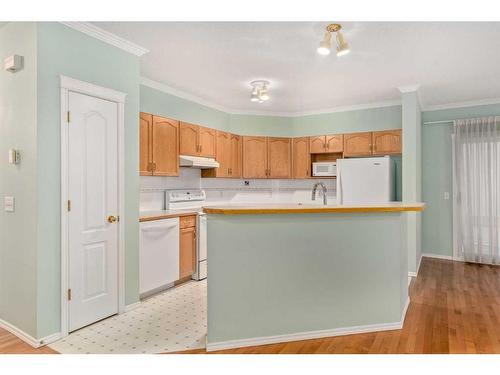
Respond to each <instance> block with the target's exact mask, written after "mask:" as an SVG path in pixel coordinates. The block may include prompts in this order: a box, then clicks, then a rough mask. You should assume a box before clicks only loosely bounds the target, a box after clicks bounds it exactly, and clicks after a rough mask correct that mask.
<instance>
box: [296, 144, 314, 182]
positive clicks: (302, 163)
mask: <svg viewBox="0 0 500 375" xmlns="http://www.w3.org/2000/svg"><path fill="white" fill-rule="evenodd" d="M310 168H311V154H310V152H309V137H302V138H294V139H293V145H292V177H293V178H309V177H310V176H311V173H310Z"/></svg>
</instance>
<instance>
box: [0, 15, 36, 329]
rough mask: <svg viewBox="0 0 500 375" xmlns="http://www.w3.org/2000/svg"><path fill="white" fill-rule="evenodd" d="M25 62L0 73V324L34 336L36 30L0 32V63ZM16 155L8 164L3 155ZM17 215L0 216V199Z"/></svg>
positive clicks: (24, 26)
mask: <svg viewBox="0 0 500 375" xmlns="http://www.w3.org/2000/svg"><path fill="white" fill-rule="evenodd" d="M13 54H17V55H21V56H24V69H23V70H22V71H20V72H17V73H9V72H6V71H5V70H4V69H3V67H2V69H1V70H0V155H1V157H0V197H1V199H2V205H1V207H2V208H1V209H0V319H2V320H5V321H6V322H8V323H10V324H12V325H14V326H16V327H18V328H19V329H21V330H23V331H24V332H26V333H28V334H29V335H31V336H33V337H35V336H36V277H37V270H36V231H37V230H36V224H37V221H36V217H37V207H36V174H37V165H36V163H37V161H36V158H37V155H36V151H37V145H36V24H35V23H33V22H30V23H18V22H11V23H8V24H7V25H5V26H3V27H1V28H0V60H1V61H3V59H4V58H5V57H7V56H10V55H13ZM10 148H16V149H18V150H19V151H20V152H21V163H20V164H18V165H15V166H14V165H11V164H8V159H7V151H8V150H9V149H10ZM6 195H12V196H14V197H15V199H16V202H15V204H16V211H15V212H14V213H8V212H5V211H4V210H3V197H4V196H6Z"/></svg>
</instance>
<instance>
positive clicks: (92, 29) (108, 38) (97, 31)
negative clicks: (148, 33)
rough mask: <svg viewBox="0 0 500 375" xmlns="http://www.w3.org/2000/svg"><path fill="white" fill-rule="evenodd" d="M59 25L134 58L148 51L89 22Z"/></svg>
mask: <svg viewBox="0 0 500 375" xmlns="http://www.w3.org/2000/svg"><path fill="white" fill-rule="evenodd" d="M60 23H61V24H63V25H65V26H68V27H70V28H72V29H74V30H77V31H80V32H81V33H83V34H86V35H88V36H91V37H93V38H96V39H99V40H100V41H102V42H105V43H108V44H111V45H112V46H115V47H118V48H120V49H122V50H124V51H127V52H129V53H131V54H132V55H135V56H142V55H144V54H146V53H148V52H149V50H148V49H146V48H144V47H141V46H140V45H138V44H135V43H132V42H130V41H128V40H126V39H123V38H121V37H119V36H118V35H115V34H113V33H110V32H109V31H106V30H104V29H101V28H100V27H97V26H96V25H93V24H91V23H90V22H60Z"/></svg>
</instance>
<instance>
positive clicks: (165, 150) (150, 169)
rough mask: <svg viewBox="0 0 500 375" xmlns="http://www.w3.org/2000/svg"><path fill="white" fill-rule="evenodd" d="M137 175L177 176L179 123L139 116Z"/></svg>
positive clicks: (161, 118)
mask: <svg viewBox="0 0 500 375" xmlns="http://www.w3.org/2000/svg"><path fill="white" fill-rule="evenodd" d="M139 129H140V131H139V133H140V143H139V148H140V151H139V155H140V157H139V159H140V161H139V173H140V174H141V175H142V176H147V175H150V176H151V175H152V176H178V175H179V121H177V120H172V119H168V118H164V117H159V116H152V115H150V114H148V113H141V114H140V124H139Z"/></svg>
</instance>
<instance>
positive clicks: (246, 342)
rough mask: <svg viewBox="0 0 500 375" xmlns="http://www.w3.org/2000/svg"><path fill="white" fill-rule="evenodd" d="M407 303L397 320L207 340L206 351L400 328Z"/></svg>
mask: <svg viewBox="0 0 500 375" xmlns="http://www.w3.org/2000/svg"><path fill="white" fill-rule="evenodd" d="M409 305H410V299H409V298H407V300H406V304H405V306H404V308H403V311H402V312H401V320H400V321H399V322H394V323H380V324H367V325H363V326H354V327H347V328H334V329H324V330H319V331H308V332H297V333H290V334H285V335H275V336H264V337H253V338H248V339H238V340H228V341H220V342H214V343H209V342H208V341H207V352H211V351H215V350H224V349H234V348H243V347H247V346H256V345H267V344H276V343H282V342H290V341H300V340H311V339H319V338H325V337H335V336H343V335H352V334H357V333H368V332H378V331H390V330H396V329H402V328H403V323H404V321H405V316H406V311H407V310H408V306H409Z"/></svg>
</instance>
